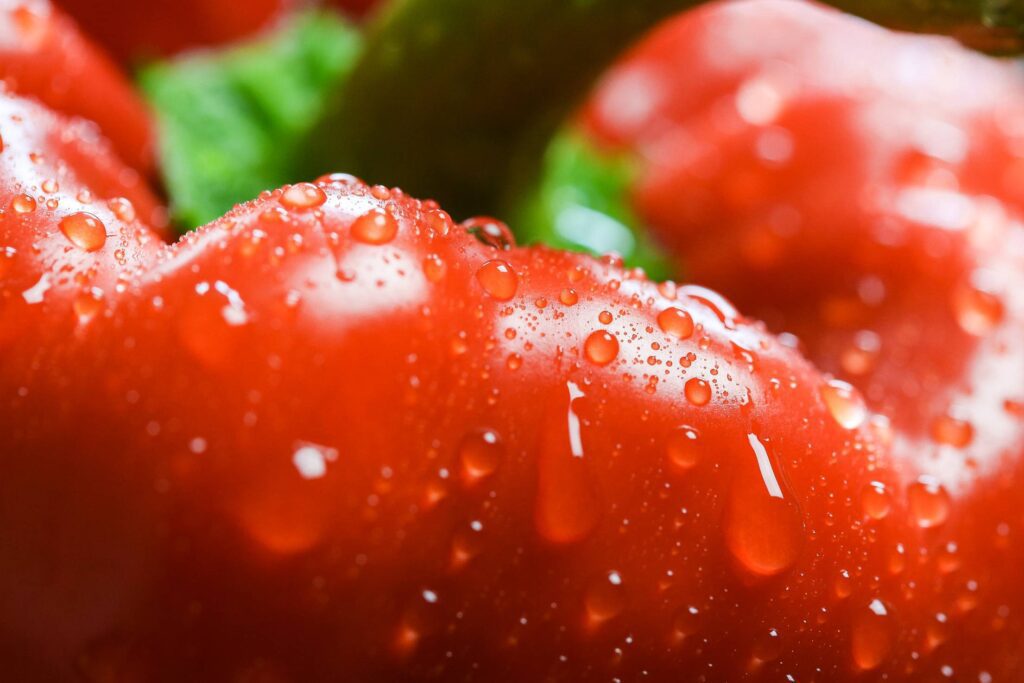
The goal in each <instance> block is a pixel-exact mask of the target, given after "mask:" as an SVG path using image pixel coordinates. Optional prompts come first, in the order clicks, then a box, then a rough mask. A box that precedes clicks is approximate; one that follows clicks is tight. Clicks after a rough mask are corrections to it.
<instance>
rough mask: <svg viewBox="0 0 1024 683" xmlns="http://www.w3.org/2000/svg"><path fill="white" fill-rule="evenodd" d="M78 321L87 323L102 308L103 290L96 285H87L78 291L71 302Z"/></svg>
mask: <svg viewBox="0 0 1024 683" xmlns="http://www.w3.org/2000/svg"><path fill="white" fill-rule="evenodd" d="M71 307H72V308H73V309H74V312H75V315H76V316H77V317H78V322H79V323H81V324H83V325H84V324H85V323H88V322H89V321H90V320H92V319H93V318H95V317H96V316H97V315H98V314H99V313H100V312H101V311H102V310H103V290H102V289H99V288H98V287H89V288H88V289H86V290H84V291H82V292H79V293H78V295H77V296H75V299H74V301H73V302H72V304H71Z"/></svg>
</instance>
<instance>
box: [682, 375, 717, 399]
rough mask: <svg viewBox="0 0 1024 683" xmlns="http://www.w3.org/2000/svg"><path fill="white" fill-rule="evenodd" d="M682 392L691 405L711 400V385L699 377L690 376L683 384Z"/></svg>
mask: <svg viewBox="0 0 1024 683" xmlns="http://www.w3.org/2000/svg"><path fill="white" fill-rule="evenodd" d="M683 393H684V394H686V400H687V401H689V402H690V403H692V404H693V405H695V406H703V405H707V403H708V401H710V400H711V385H710V384H708V383H707V382H705V381H704V380H702V379H700V378H697V377H691V378H690V379H688V380H686V384H685V385H683Z"/></svg>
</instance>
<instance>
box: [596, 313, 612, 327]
mask: <svg viewBox="0 0 1024 683" xmlns="http://www.w3.org/2000/svg"><path fill="white" fill-rule="evenodd" d="M612 320H614V318H613V317H612V314H611V312H609V311H601V312H600V313H598V314H597V321H598V322H599V323H601V324H602V325H610V324H611V322H612Z"/></svg>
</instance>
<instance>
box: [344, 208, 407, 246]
mask: <svg viewBox="0 0 1024 683" xmlns="http://www.w3.org/2000/svg"><path fill="white" fill-rule="evenodd" d="M397 234H398V221H396V220H395V217H394V216H392V215H391V214H390V213H389V212H387V211H384V210H382V209H372V210H370V211H367V212H366V213H364V214H363V215H362V216H359V217H358V218H356V219H355V220H354V221H352V237H354V238H355V239H357V240H358V241H360V242H363V243H364V244H387V243H388V242H390V241H391V240H393V239H395V235H397Z"/></svg>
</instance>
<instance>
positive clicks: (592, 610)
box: [583, 571, 626, 629]
mask: <svg viewBox="0 0 1024 683" xmlns="http://www.w3.org/2000/svg"><path fill="white" fill-rule="evenodd" d="M583 605H584V607H585V609H586V626H587V628H588V629H594V628H597V627H598V626H600V625H601V624H603V623H605V622H606V621H609V620H611V619H614V618H615V617H617V616H619V614H621V613H622V610H623V609H625V607H626V590H625V588H624V586H623V585H622V576H621V575H620V574H619V573H618V572H616V571H610V572H608V573H607V574H605V575H604V576H601V577H599V578H597V579H595V580H594V581H592V582H591V583H590V585H589V586H588V587H587V591H586V595H585V596H584V599H583Z"/></svg>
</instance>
